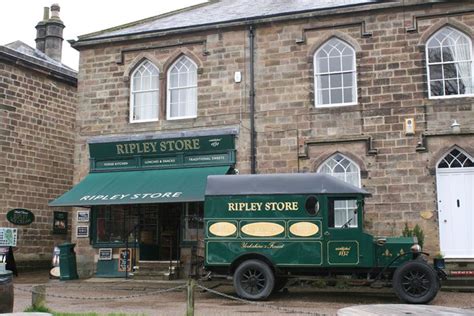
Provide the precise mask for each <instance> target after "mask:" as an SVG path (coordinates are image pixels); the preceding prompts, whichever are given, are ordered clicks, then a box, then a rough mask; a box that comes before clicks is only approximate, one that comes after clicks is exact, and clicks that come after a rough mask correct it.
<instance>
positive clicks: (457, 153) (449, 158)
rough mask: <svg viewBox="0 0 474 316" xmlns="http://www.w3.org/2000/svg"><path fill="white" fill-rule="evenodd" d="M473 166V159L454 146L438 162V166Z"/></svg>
mask: <svg viewBox="0 0 474 316" xmlns="http://www.w3.org/2000/svg"><path fill="white" fill-rule="evenodd" d="M469 167H474V161H473V160H472V158H471V157H469V156H468V155H467V154H465V153H464V152H462V151H461V150H459V149H457V148H454V149H453V150H451V151H450V152H449V153H447V154H446V156H444V157H443V159H441V161H440V162H439V163H438V168H441V169H448V168H469Z"/></svg>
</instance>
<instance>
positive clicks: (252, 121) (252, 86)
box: [249, 25, 257, 174]
mask: <svg viewBox="0 0 474 316" xmlns="http://www.w3.org/2000/svg"><path fill="white" fill-rule="evenodd" d="M249 42H250V43H249V44H250V48H249V50H250V91H249V103H250V173H251V174H255V173H256V164H257V161H256V154H255V152H256V145H255V138H256V133H255V77H254V75H255V73H254V67H255V59H254V54H255V45H254V44H255V43H254V42H255V30H254V28H253V26H252V25H251V26H250V27H249Z"/></svg>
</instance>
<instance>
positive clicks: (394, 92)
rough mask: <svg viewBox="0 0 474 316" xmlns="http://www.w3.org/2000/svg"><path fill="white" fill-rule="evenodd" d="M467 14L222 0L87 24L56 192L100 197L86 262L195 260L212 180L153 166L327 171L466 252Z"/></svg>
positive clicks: (394, 215)
mask: <svg viewBox="0 0 474 316" xmlns="http://www.w3.org/2000/svg"><path fill="white" fill-rule="evenodd" d="M473 26H474V4H473V3H472V2H471V1H434V0H433V1H421V0H411V1H371V0H352V1H343V0H341V1H313V2H308V1H264V0H262V1H247V0H241V1H231V0H221V1H211V2H209V3H206V4H202V5H197V6H194V7H190V8H187V9H184V10H179V11H176V12H172V13H169V14H165V15H160V16H156V17H152V18H149V19H145V20H141V21H138V22H135V23H130V24H127V25H123V26H118V27H114V28H111V29H108V30H104V31H100V32H96V33H92V34H87V35H83V36H80V37H79V38H78V40H77V41H74V42H72V45H73V47H75V48H76V49H77V50H79V51H80V71H79V77H78V79H79V82H80V85H79V90H78V115H77V138H76V143H75V144H76V148H75V160H74V162H75V165H74V168H75V169H74V170H75V172H74V183H76V184H77V185H76V187H74V189H73V190H72V191H70V192H69V193H67V194H66V195H64V196H63V197H61V198H59V199H58V200H56V201H55V202H53V203H52V205H58V206H68V205H69V206H86V207H90V209H91V213H90V215H91V216H90V218H91V219H90V223H87V224H85V225H82V226H84V227H88V228H81V230H83V232H84V234H83V235H84V236H86V235H87V234H86V230H87V229H90V235H91V237H90V238H75V236H73V239H74V241H75V242H77V244H78V250H77V251H78V255H79V260H80V262H82V263H83V264H82V265H81V268H82V269H83V271H81V272H82V273H83V274H88V273H92V272H94V271H97V272H98V274H105V275H110V274H114V275H115V274H116V273H115V272H116V271H124V270H123V268H124V267H123V266H122V269H121V270H120V264H123V262H122V263H121V262H120V260H119V258H120V254H121V253H120V251H119V250H118V249H116V248H121V249H123V248H124V247H125V244H126V242H129V243H132V244H134V245H135V246H136V247H137V248H140V254H139V255H135V260H136V262H132V263H127V265H129V266H130V265H133V264H138V265H139V266H141V265H140V261H141V260H142V261H145V260H146V261H150V260H168V261H169V260H180V261H181V262H189V255H190V252H191V250H192V248H190V246H192V245H193V243H195V239H199V236H197V237H196V236H195V235H196V234H197V235H199V232H201V234H202V230H201V228H200V227H199V221H198V222H195V221H194V222H193V221H192V219H193V218H194V217H196V216H197V217H199V216H200V214H201V212H202V202H201V201H202V196H200V197H194V199H193V198H190V199H186V198H183V196H185V195H186V194H187V193H186V192H185V193H183V195H182V196H179V197H177V198H176V199H175V200H173V198H171V197H170V196H162V193H156V192H161V191H160V189H163V190H165V191H166V192H168V191H167V190H168V187H167V186H166V185H165V186H163V187H160V186H159V185H157V186H155V185H154V184H153V183H154V182H153V181H157V182H162V183H164V182H167V181H170V182H172V185H169V184H168V186H171V187H172V188H173V190H171V189H170V190H171V191H172V193H173V192H175V191H180V190H178V189H176V188H178V187H179V186H180V185H183V186H186V184H189V185H190V186H192V185H195V186H196V187H201V186H202V185H203V184H202V182H203V181H204V180H203V176H205V175H207V174H213V173H234V172H235V170H236V169H237V170H238V171H239V172H240V173H243V174H246V173H289V172H290V173H291V172H325V173H330V174H332V175H335V176H337V177H340V178H342V179H344V180H346V181H348V182H350V183H352V184H355V185H357V186H362V187H364V188H365V189H367V190H368V191H370V192H371V193H372V194H373V196H372V197H371V198H369V199H368V200H367V204H366V228H368V230H369V231H370V232H372V233H373V234H375V235H400V234H401V232H402V229H403V228H404V226H405V224H407V225H408V227H410V228H413V226H414V225H415V224H418V225H419V226H420V227H421V228H422V229H423V231H424V234H425V248H426V249H427V250H428V251H431V252H436V251H439V249H441V251H443V253H444V254H445V255H446V257H447V258H451V259H457V260H459V259H465V258H474V243H473V242H472V241H473V240H474V235H473V234H474V233H473V232H472V231H471V229H470V227H471V226H472V224H474V215H473V213H472V209H473V207H472V206H473V203H474V201H473V200H472V196H474V194H473V193H474V192H473V190H474V186H473V181H474V173H473V171H474V168H473V163H474V162H473V157H474V156H473V155H474V138H473V137H472V136H473V130H472V128H471V126H472V124H473V123H474V114H473V111H472V106H473V100H474V99H473V96H474V92H473V76H472V74H473V66H472V60H473V57H472V41H473V38H474V32H473V31H472V29H473ZM195 139H199V142H200V143H193V142H194V141H195ZM219 141H225V142H226V145H225V146H224V147H223V148H222V149H220V147H219V146H218V144H217V143H219ZM203 143H206V146H207V145H209V144H213V143H214V144H217V145H215V146H216V147H212V146H211V147H209V146H207V147H206V148H205V149H199V146H197V147H196V146H193V144H201V145H202V144H203ZM156 146H159V148H161V149H158V150H155V149H156V148H155V147H156ZM214 159H215V160H214ZM199 164H201V165H202V166H206V168H209V169H208V170H205V171H204V172H203V174H199V175H196V174H193V172H194V171H195V169H196V168H188V167H193V166H194V167H196V166H198V165H199ZM219 167H220V169H219ZM170 168H176V169H170ZM216 168H217V169H216ZM125 170H129V171H127V172H129V173H128V174H127V173H126V171H125ZM130 170H134V171H130ZM112 171H116V172H112ZM140 179H142V181H138V182H140V183H141V186H142V187H141V188H139V187H137V185H136V184H135V185H134V184H133V183H135V182H134V181H137V180H140ZM151 179H154V180H151ZM176 179H181V180H180V181H183V179H185V180H184V181H185V182H186V183H185V184H180V185H178V184H177V183H175V182H177V180H176ZM81 181H82V182H81ZM111 184H113V185H114V186H115V187H114V189H104V187H106V186H107V187H109V188H110V185H111ZM91 186H94V189H90V190H88V189H87V187H89V188H90V187H91ZM120 186H122V187H124V188H125V187H126V188H127V189H126V190H120V188H119V187H120ZM143 186H144V187H145V188H143ZM150 188H152V189H150ZM155 189H156V190H155ZM175 189H176V190H175ZM153 190H155V191H153ZM183 190H186V187H185V188H184V189H183ZM200 190H201V191H200V194H201V195H202V192H203V191H202V189H200ZM153 192H155V193H156V194H155V195H154V196H152V195H153V194H152V193H153ZM134 193H137V194H138V195H136V194H134ZM147 194H148V195H147ZM135 196H137V197H136V198H135V199H133V200H131V198H132V197H135ZM172 201H177V202H176V203H164V202H172ZM351 214H352V212H350V205H345V206H341V207H340V208H339V210H338V214H337V219H336V222H337V223H338V225H342V223H344V222H346V221H347V220H348V219H350V218H351V216H352V215H351ZM79 226H81V225H79ZM117 227H121V228H120V229H116V228H117ZM195 229H196V230H195ZM135 230H138V235H136V234H132V233H133V232H135ZM194 231H196V233H193V234H194V235H192V234H191V233H192V232H194ZM188 235H189V236H188ZM201 236H202V235H201ZM188 237H189V238H188ZM135 243H136V244H140V245H136V244H135ZM172 245H175V246H174V248H175V250H173V251H171V250H170V247H171V246H172ZM135 246H134V247H135ZM147 247H148V248H147ZM165 248H166V249H165ZM99 249H105V250H104V252H103V253H100V252H99ZM147 249H148V250H150V251H152V250H153V251H156V252H157V253H162V254H164V255H163V256H161V255H157V256H156V257H153V256H148V257H147V256H144V257H143V258H140V257H141V256H142V254H144V253H147V252H148V250H147ZM111 253H112V254H111ZM102 254H103V255H104V258H110V259H113V260H111V261H102V260H99V259H101V258H100V257H101V256H102ZM99 255H100V256H99ZM109 255H110V256H109ZM117 265H118V267H117ZM125 268H126V267H125Z"/></svg>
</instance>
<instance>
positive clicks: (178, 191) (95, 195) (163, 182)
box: [49, 166, 229, 206]
mask: <svg viewBox="0 0 474 316" xmlns="http://www.w3.org/2000/svg"><path fill="white" fill-rule="evenodd" d="M228 170H229V166H220V167H205V168H183V169H164V170H146V171H120V172H101V173H99V172H97V173H90V174H89V175H87V176H86V177H85V178H84V179H83V180H82V181H81V182H80V183H79V184H77V185H76V186H75V187H73V188H72V189H71V190H70V191H68V192H66V193H64V194H63V195H62V196H60V197H59V198H57V199H56V200H54V201H52V202H50V203H49V205H50V206H92V205H112V204H143V203H169V202H193V201H204V191H205V188H206V180H207V176H208V175H222V174H226V173H227V171H228Z"/></svg>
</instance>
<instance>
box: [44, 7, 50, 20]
mask: <svg viewBox="0 0 474 316" xmlns="http://www.w3.org/2000/svg"><path fill="white" fill-rule="evenodd" d="M46 20H49V8H48V7H44V8H43V21H46Z"/></svg>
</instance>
